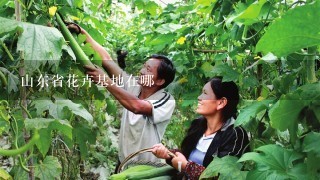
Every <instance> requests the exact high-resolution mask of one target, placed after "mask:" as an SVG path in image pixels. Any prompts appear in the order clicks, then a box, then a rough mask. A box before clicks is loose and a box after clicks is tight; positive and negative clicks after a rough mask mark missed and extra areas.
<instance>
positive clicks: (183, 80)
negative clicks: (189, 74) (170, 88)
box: [178, 77, 188, 84]
mask: <svg viewBox="0 0 320 180" xmlns="http://www.w3.org/2000/svg"><path fill="white" fill-rule="evenodd" d="M186 82H188V79H187V78H186V77H183V78H181V79H179V80H178V83H179V84H183V83H186Z"/></svg>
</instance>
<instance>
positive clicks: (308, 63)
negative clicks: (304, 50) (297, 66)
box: [304, 47, 317, 83]
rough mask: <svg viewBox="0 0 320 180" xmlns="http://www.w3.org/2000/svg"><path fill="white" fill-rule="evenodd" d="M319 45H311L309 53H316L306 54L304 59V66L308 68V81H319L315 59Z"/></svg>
mask: <svg viewBox="0 0 320 180" xmlns="http://www.w3.org/2000/svg"><path fill="white" fill-rule="evenodd" d="M316 52H317V47H309V48H308V54H314V56H306V57H305V60H304V66H305V69H306V77H305V80H306V82H307V83H314V82H317V77H316V72H315V66H316V65H315V60H316V56H315V54H316Z"/></svg>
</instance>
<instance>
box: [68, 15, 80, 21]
mask: <svg viewBox="0 0 320 180" xmlns="http://www.w3.org/2000/svg"><path fill="white" fill-rule="evenodd" d="M70 18H71V19H72V20H74V21H79V20H80V18H78V17H76V16H71V17H70Z"/></svg>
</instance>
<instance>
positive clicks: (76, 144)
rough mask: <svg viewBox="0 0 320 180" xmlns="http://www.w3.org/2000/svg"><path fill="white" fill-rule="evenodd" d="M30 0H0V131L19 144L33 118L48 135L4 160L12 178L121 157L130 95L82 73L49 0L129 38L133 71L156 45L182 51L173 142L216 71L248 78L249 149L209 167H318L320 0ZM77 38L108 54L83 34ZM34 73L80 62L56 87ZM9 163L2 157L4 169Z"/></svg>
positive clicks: (241, 119) (110, 37) (104, 37)
mask: <svg viewBox="0 0 320 180" xmlns="http://www.w3.org/2000/svg"><path fill="white" fill-rule="evenodd" d="M21 3H22V4H21V8H22V11H21V14H20V15H21V17H22V19H21V22H19V21H16V20H15V18H16V17H17V13H15V10H16V9H17V7H15V4H14V1H12V0H11V1H4V0H0V16H1V17H0V27H1V29H0V43H1V48H0V60H1V62H0V77H1V87H0V90H1V91H0V97H1V104H0V133H1V134H2V135H3V136H5V137H9V139H10V142H11V146H12V148H13V149H14V148H19V147H21V146H23V145H24V144H25V143H26V142H27V141H28V139H29V138H28V137H29V136H32V132H33V131H34V130H37V131H38V132H39V133H40V135H41V136H40V140H39V141H38V142H37V143H36V144H35V146H34V147H33V148H32V149H30V150H29V152H28V153H26V154H21V155H19V156H17V157H13V158H14V167H13V168H7V169H6V170H7V171H10V175H11V176H12V177H14V178H15V179H19V178H21V179H24V178H23V177H27V176H29V177H31V178H39V179H54V178H61V179H76V178H78V177H81V178H84V179H85V178H86V177H95V176H94V175H92V173H93V172H92V171H90V168H92V167H93V168H96V169H99V168H100V169H101V167H103V168H102V171H103V172H104V174H105V177H107V176H109V175H110V174H111V172H112V171H113V168H114V166H115V164H116V162H117V150H116V148H117V146H116V138H115V135H114V134H116V132H117V128H119V120H118V116H119V114H120V111H118V109H120V108H121V107H119V106H118V105H117V104H115V102H114V101H113V100H112V98H111V97H109V94H108V92H106V91H105V90H104V89H103V88H100V87H97V86H94V85H92V87H90V84H89V83H85V82H84V81H85V80H86V79H85V77H84V74H83V72H82V71H83V69H81V67H79V66H78V65H77V64H78V63H77V61H75V55H74V53H73V52H72V50H71V48H70V47H69V46H68V42H66V41H65V40H64V38H63V36H62V34H61V33H60V31H59V30H58V29H57V28H56V27H57V24H56V21H55V18H54V17H51V16H50V15H49V13H48V10H49V8H50V7H52V6H56V7H58V11H59V12H60V13H61V14H62V15H63V16H64V18H65V20H68V21H75V22H77V23H78V24H79V25H80V26H81V27H83V28H84V29H86V30H87V31H88V32H89V33H90V34H91V35H92V36H93V38H94V39H96V40H97V41H98V42H99V43H100V44H102V45H103V46H104V47H105V48H106V49H107V50H108V51H109V52H115V51H116V50H118V49H124V50H127V51H128V52H129V56H128V58H127V61H126V63H127V69H126V71H128V72H131V73H136V72H138V70H139V69H140V67H141V64H142V63H143V62H144V61H145V59H146V57H148V56H149V55H151V54H153V53H158V54H165V55H168V56H169V57H170V58H171V59H173V62H174V64H175V66H176V69H177V76H176V78H175V81H174V82H173V83H172V84H171V85H170V86H169V87H168V90H169V91H170V92H171V93H172V94H173V95H174V97H175V99H176V101H177V110H176V111H175V113H174V117H173V118H172V121H171V123H170V125H169V127H168V128H167V131H166V135H165V140H164V142H165V143H166V145H167V146H168V147H177V146H178V145H179V144H180V142H181V140H182V138H183V136H181V132H185V130H186V129H187V128H188V126H189V124H190V122H191V120H192V119H193V118H194V117H196V116H197V115H196V114H195V113H194V111H193V109H194V106H195V104H196V102H197V96H198V95H199V93H200V90H201V88H202V86H203V85H204V84H205V82H206V81H207V80H208V79H209V78H210V77H213V76H216V75H219V76H220V75H221V76H223V77H224V79H223V80H224V81H230V80H233V81H235V82H236V83H237V84H238V85H239V88H240V94H241V99H242V100H241V103H240V105H239V114H238V118H237V120H236V125H241V126H243V127H245V129H246V130H247V131H248V132H249V133H250V137H251V143H250V147H251V150H252V152H250V153H246V154H244V155H243V156H242V157H241V158H240V159H239V160H238V159H237V158H233V157H224V158H221V159H220V158H216V159H215V161H213V163H212V164H210V166H209V167H208V168H207V170H206V171H205V172H204V173H203V174H202V177H201V178H203V179H206V178H210V177H213V176H216V175H217V174H218V173H219V174H220V178H221V179H233V178H239V179H240V178H241V179H261V178H262V179H302V178H307V179H319V178H320V173H319V171H320V166H319V163H318V161H319V160H320V148H319V147H320V146H319V142H318V141H319V136H320V134H319V129H320V113H319V112H320V84H319V81H318V79H319V76H320V71H319V64H320V61H319V44H320V33H319V32H320V21H318V18H319V17H320V14H319V9H320V1H319V0H315V1H312V0H311V1H309V0H308V1H290V0H289V1H276V0H274V1H266V0H260V1H254V0H242V1H238V0H210V1H208V0H191V1H190V0H188V1H181V2H178V3H176V4H168V5H167V6H165V7H162V6H160V5H159V4H157V3H155V2H154V1H152V0H123V1H120V0H119V1H117V2H115V1H111V0H103V1H98V0H91V1H85V0H73V1H71V0H49V1H33V0H25V1H21ZM77 41H78V42H79V43H80V44H82V49H83V50H84V52H85V53H86V54H87V55H88V56H89V57H90V58H91V60H92V61H96V63H98V64H99V63H101V62H100V61H99V60H98V59H99V57H98V56H97V54H96V53H95V52H94V51H93V50H92V49H91V47H90V46H88V45H84V44H83V42H84V38H83V37H82V36H78V37H77ZM113 56H114V57H115V55H113ZM26 74H28V75H29V76H33V77H39V76H40V75H45V74H47V75H48V76H49V77H53V76H54V75H57V74H59V75H62V76H64V77H68V75H69V74H75V75H76V76H77V77H78V79H79V83H80V87H68V84H67V82H66V81H63V86H62V87H59V88H57V87H56V88H54V87H50V86H49V87H47V88H40V87H39V86H36V84H34V87H28V88H23V87H22V86H21V78H22V77H25V75H26ZM34 81H36V80H34ZM83 97H86V98H83ZM102 112H103V113H102ZM117 112H118V114H116V113H117ZM110 115H112V116H110ZM177 134H178V135H179V136H178V135H177ZM221 167H226V168H221ZM26 170H30V171H29V172H28V171H26ZM10 175H8V174H6V171H3V170H2V169H1V168H0V177H1V178H6V179H8V177H9V176H10ZM100 175H102V173H101V172H100ZM235 176H236V177H235Z"/></svg>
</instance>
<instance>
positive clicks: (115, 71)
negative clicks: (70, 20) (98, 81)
mask: <svg viewBox="0 0 320 180" xmlns="http://www.w3.org/2000/svg"><path fill="white" fill-rule="evenodd" d="M81 34H84V35H86V37H87V39H86V42H87V43H90V44H91V46H92V48H93V49H94V50H95V51H96V52H97V53H98V54H99V55H100V56H101V58H102V66H103V68H104V69H105V70H106V71H107V73H108V74H109V76H112V75H114V76H115V77H119V76H121V73H122V69H121V68H120V67H119V66H118V65H117V63H116V62H114V61H113V60H112V58H111V56H110V54H109V53H108V52H107V51H106V50H105V49H104V48H103V47H102V46H101V45H100V44H99V43H97V41H95V40H94V39H93V38H92V37H91V36H90V34H89V33H88V32H87V31H86V30H84V29H82V28H81Z"/></svg>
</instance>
